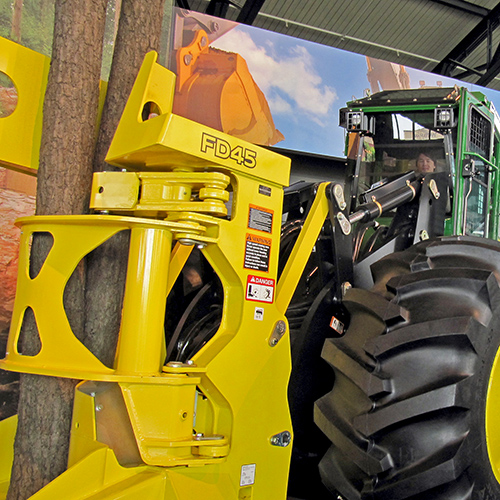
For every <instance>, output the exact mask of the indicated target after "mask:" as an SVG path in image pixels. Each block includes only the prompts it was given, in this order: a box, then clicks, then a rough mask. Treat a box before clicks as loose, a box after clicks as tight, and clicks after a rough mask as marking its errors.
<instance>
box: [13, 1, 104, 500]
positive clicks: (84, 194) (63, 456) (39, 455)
mask: <svg viewBox="0 0 500 500" xmlns="http://www.w3.org/2000/svg"><path fill="white" fill-rule="evenodd" d="M105 12H106V0H87V1H85V2H81V1H80V0H56V4H55V25H54V41H53V50H52V61H51V67H50V72H49V80H48V84H47V92H46V96H45V103H44V120H43V133H42V144H41V150H40V166H39V171H38V187H37V208H36V213H37V214H38V215H45V214H57V215H62V214H82V213H85V212H86V211H88V200H89V192H90V184H91V177H92V158H93V153H94V146H95V137H96V132H97V131H96V116H97V109H98V97H99V78H100V71H101V56H102V40H103V33H104V24H105ZM41 236H42V237H37V238H35V241H34V242H33V251H32V259H33V263H34V264H35V265H37V266H38V267H40V266H41V265H42V263H43V259H44V257H43V255H44V250H43V248H42V247H45V246H46V245H47V241H46V240H47V238H45V237H44V235H41ZM45 252H46V250H45ZM45 254H46V253H45ZM84 279H85V270H84V268H83V265H80V267H79V269H77V271H76V272H75V273H74V275H73V277H72V279H71V280H70V282H71V283H70V284H69V285H68V287H67V289H66V292H65V304H68V308H67V314H68V319H69V321H70V323H71V326H72V328H73V329H74V330H75V334H77V335H78V336H79V337H80V338H81V337H82V336H83V318H84V315H83V311H84V307H83V298H84V297H83V290H84V286H83V283H84ZM30 316H31V317H32V315H27V317H26V319H25V324H24V325H23V336H24V339H23V352H26V353H29V352H33V350H34V351H35V352H36V349H37V342H38V338H37V330H36V324H35V322H34V319H32V320H30V319H29V318H30ZM61 355H64V353H61ZM74 386H75V381H73V380H69V379H57V378H51V377H41V376H36V375H22V377H21V386H20V398H19V424H18V429H17V435H16V441H15V445H14V464H13V468H12V479H11V485H10V489H9V492H8V496H7V498H8V499H9V500H13V499H16V500H18V499H26V498H28V497H29V496H31V495H32V494H34V493H35V492H36V491H38V490H39V489H40V488H42V487H43V486H44V485H45V484H47V483H48V482H50V481H51V480H52V479H54V478H55V477H57V476H58V475H59V474H61V473H62V472H63V471H64V470H65V468H66V463H67V453H68V444H69V432H70V424H71V412H72V400H73V392H74Z"/></svg>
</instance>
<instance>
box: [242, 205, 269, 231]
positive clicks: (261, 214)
mask: <svg viewBox="0 0 500 500" xmlns="http://www.w3.org/2000/svg"><path fill="white" fill-rule="evenodd" d="M273 215H274V211H273V210H269V209H268V208H263V207H258V206H256V205H250V208H249V210H248V228H249V229H257V230H258V231H263V232H265V233H271V232H272V229H273Z"/></svg>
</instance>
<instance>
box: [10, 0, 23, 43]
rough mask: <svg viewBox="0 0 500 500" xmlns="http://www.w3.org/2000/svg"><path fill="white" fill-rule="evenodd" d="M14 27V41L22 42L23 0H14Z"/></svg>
mask: <svg viewBox="0 0 500 500" xmlns="http://www.w3.org/2000/svg"><path fill="white" fill-rule="evenodd" d="M12 9H13V12H12V27H11V30H10V36H11V38H12V40H14V42H17V43H20V42H21V19H22V15H23V0H14V3H13V5H12Z"/></svg>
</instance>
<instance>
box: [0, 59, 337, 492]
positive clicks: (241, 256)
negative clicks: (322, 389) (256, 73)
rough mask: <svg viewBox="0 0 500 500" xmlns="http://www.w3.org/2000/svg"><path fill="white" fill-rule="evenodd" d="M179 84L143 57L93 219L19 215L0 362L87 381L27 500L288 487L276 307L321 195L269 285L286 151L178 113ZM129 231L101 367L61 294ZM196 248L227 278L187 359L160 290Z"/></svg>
mask: <svg viewBox="0 0 500 500" xmlns="http://www.w3.org/2000/svg"><path fill="white" fill-rule="evenodd" d="M174 88H175V76H174V75H173V74H172V73H171V72H170V71H168V70H167V69H165V68H163V67H162V66H160V65H159V64H157V63H156V53H154V52H151V53H149V54H148V55H147V56H146V59H145V61H144V64H143V66H142V68H141V70H140V73H139V75H138V77H137V80H136V83H135V86H134V88H133V90H132V93H131V96H130V98H129V101H128V103H127V106H126V108H125V111H124V114H123V116H122V119H121V121H120V124H119V126H118V129H117V132H116V135H115V138H114V140H113V143H112V145H111V148H110V151H109V154H108V159H107V160H108V162H109V163H111V164H112V165H115V166H120V167H121V168H122V169H123V170H122V171H121V172H104V173H99V174H95V177H94V183H93V188H92V197H91V200H92V201H91V206H92V208H93V209H94V210H95V214H93V215H88V216H40V217H27V218H24V219H21V220H19V221H18V225H19V226H20V227H21V228H22V232H23V234H22V240H21V252H20V259H19V277H18V290H17V297H16V303H15V308H14V313H13V319H12V325H11V330H10V334H9V340H8V346H7V356H6V358H5V359H4V360H2V361H1V362H0V368H2V369H7V370H14V371H20V372H26V373H35V374H40V375H47V376H56V377H70V378H75V379H79V380H82V382H81V383H80V384H79V385H78V387H77V390H76V395H75V403H74V413H73V422H72V431H71V444H70V454H69V463H68V469H67V471H66V472H65V473H63V474H62V475H61V476H59V477H58V478H57V479H55V480H54V481H53V482H51V483H49V484H48V485H47V486H46V487H45V488H43V489H42V490H41V491H39V492H38V493H36V494H35V495H34V496H33V497H32V498H33V499H37V500H42V499H47V500H48V499H50V500H53V499H55V498H64V499H68V500H69V499H75V500H76V499H84V498H85V499H96V500H97V499H99V500H104V499H116V498H120V499H141V500H142V499H145V498H147V499H169V500H174V499H180V500H188V499H193V500H194V499H196V500H198V499H202V498H203V499H206V500H212V499H213V500H215V499H224V500H229V499H238V500H243V499H253V500H268V499H273V500H277V499H285V497H286V485H287V477H288V467H289V461H290V454H291V448H292V447H291V441H292V428H291V421H290V414H289V410H288V403H287V384H288V379H289V375H290V369H291V362H290V342H289V336H288V323H287V320H286V318H285V315H284V313H285V311H286V308H287V306H288V304H289V302H290V300H291V297H292V295H293V292H294V290H295V288H296V285H297V282H298V280H299V278H300V276H301V274H302V271H303V269H304V266H305V264H306V262H307V259H308V257H309V255H310V252H311V250H312V247H313V246H314V243H315V241H316V237H317V235H318V233H319V231H320V229H321V226H322V224H323V222H324V220H325V217H326V215H327V213H328V202H327V198H326V196H324V195H323V196H322V195H321V194H322V193H318V194H319V195H318V196H317V197H316V202H315V205H314V206H313V209H312V210H311V213H313V214H314V216H312V217H309V218H308V221H307V222H306V224H305V226H304V229H303V231H302V232H301V235H300V237H299V241H298V244H297V245H296V247H295V250H294V253H293V254H292V256H291V258H290V259H289V261H288V263H289V264H288V265H287V266H286V268H285V270H284V272H283V273H282V275H281V277H280V280H279V281H278V280H277V267H278V251H279V237H280V225H281V216H282V199H283V186H285V185H287V183H288V178H289V168H290V165H289V160H288V159H286V158H284V157H282V156H280V155H278V154H276V153H273V152H270V151H268V150H266V149H263V148H259V147H256V146H254V145H253V144H250V143H246V142H244V141H242V140H241V139H238V138H234V137H231V136H228V135H225V134H223V133H222V132H219V131H216V130H213V129H211V128H208V127H206V126H204V125H200V124H198V123H195V122H192V121H190V120H188V119H186V118H183V117H180V116H177V115H175V114H173V113H172V111H171V110H172V101H173V95H174ZM151 110H154V114H151V113H149V111H151ZM319 189H320V191H321V190H323V191H324V189H325V187H324V186H320V188H319ZM123 230H130V233H131V236H130V249H129V259H128V268H127V280H126V288H125V296H124V303H123V311H122V322H121V329H120V337H119V344H118V349H117V353H116V358H115V362H114V365H113V367H111V368H110V367H106V366H105V365H104V364H102V363H101V362H100V361H99V360H98V359H97V358H96V357H95V356H94V355H93V354H92V353H91V352H90V351H89V350H88V349H87V348H86V347H85V346H84V345H83V344H82V343H81V342H80V341H79V340H78V339H77V338H76V337H75V335H74V334H73V332H72V330H71V327H70V324H69V322H68V319H67V316H66V313H65V311H64V306H63V293H64V289H65V286H66V283H67V281H68V279H69V278H70V276H71V274H72V272H73V271H74V269H75V268H76V266H77V265H78V263H79V261H80V260H81V259H83V258H84V257H85V255H87V254H88V253H90V252H91V251H92V250H94V249H95V248H96V247H98V246H99V245H101V244H102V243H103V242H104V241H106V240H107V239H109V238H110V237H112V236H113V235H114V234H116V233H117V232H119V231H123ZM37 232H44V233H50V234H51V235H52V237H53V246H52V248H51V250H50V252H49V254H48V256H47V258H46V260H45V262H44V264H43V266H42V268H41V270H40V271H39V273H38V275H37V276H35V277H30V275H29V272H28V267H29V252H30V241H31V237H32V235H33V234H35V233H37ZM195 246H196V247H198V248H200V249H201V251H202V252H203V254H204V256H205V257H206V259H207V260H208V262H209V263H210V264H211V266H212V267H213V269H214V270H215V272H216V273H217V275H218V276H219V278H220V280H221V282H222V285H223V289H224V304H223V311H222V320H221V324H220V327H219V329H218V331H217V332H216V334H215V335H214V336H213V337H212V339H211V340H210V341H209V342H207V343H206V344H205V345H204V346H203V347H202V348H201V349H200V350H199V351H198V352H197V353H196V354H195V355H194V356H192V358H191V359H190V360H189V361H187V362H186V363H181V362H169V363H167V364H165V361H164V360H165V353H166V349H165V337H164V321H165V312H166V313H167V314H168V310H167V311H166V298H167V296H168V294H169V291H170V289H171V287H172V286H173V283H174V282H175V280H176V279H177V277H178V276H179V274H180V272H181V270H182V268H183V266H184V264H185V262H186V260H187V258H188V256H189V254H190V252H191V251H192V249H193V248H194V247H195ZM28 308H31V309H32V310H33V312H34V316H35V318H36V322H37V328H38V332H39V335H40V340H41V348H40V351H39V352H38V354H36V355H34V356H26V355H23V354H22V353H21V352H20V349H19V347H18V343H19V336H20V330H21V324H22V322H23V317H24V314H25V311H26V310H27V309H28ZM14 434H15V418H11V419H7V420H5V421H2V422H0V440H1V442H2V447H1V450H0V454H1V456H0V498H2V495H5V492H6V491H7V488H8V484H9V479H10V466H11V462H12V446H9V443H10V444H12V443H13V439H14Z"/></svg>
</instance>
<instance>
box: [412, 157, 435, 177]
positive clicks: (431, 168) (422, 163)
mask: <svg viewBox="0 0 500 500" xmlns="http://www.w3.org/2000/svg"><path fill="white" fill-rule="evenodd" d="M416 164H417V172H418V173H419V174H423V175H425V174H430V173H432V172H435V170H436V162H435V160H434V158H432V157H431V156H429V155H428V154H427V153H420V154H419V155H418V156H417V160H416Z"/></svg>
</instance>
